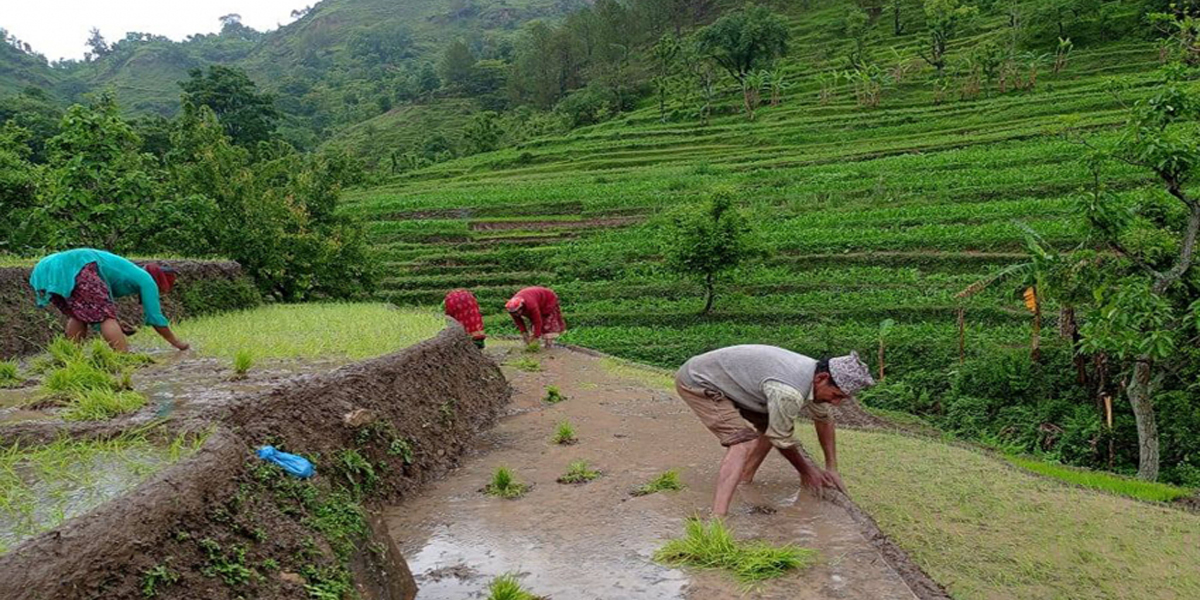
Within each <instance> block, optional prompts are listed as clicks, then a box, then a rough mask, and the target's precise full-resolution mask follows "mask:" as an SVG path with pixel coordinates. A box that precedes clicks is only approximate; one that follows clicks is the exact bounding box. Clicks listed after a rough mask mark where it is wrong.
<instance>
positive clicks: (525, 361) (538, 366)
mask: <svg viewBox="0 0 1200 600" xmlns="http://www.w3.org/2000/svg"><path fill="white" fill-rule="evenodd" d="M505 364H507V365H508V366H510V367H512V368H514V369H518V370H521V371H525V372H527V373H536V372H538V371H541V370H542V363H539V362H538V361H537V360H535V359H532V358H529V357H528V356H522V357H521V358H517V359H513V360H510V361H508V362H507V363H505Z"/></svg>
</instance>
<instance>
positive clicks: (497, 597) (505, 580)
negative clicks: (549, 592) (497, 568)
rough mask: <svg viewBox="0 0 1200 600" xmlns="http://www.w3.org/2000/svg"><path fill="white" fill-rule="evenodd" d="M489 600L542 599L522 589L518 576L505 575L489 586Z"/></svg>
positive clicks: (494, 580)
mask: <svg viewBox="0 0 1200 600" xmlns="http://www.w3.org/2000/svg"><path fill="white" fill-rule="evenodd" d="M487 600H541V597H540V596H535V595H533V594H532V593H530V592H528V591H526V590H525V588H523V587H521V583H520V582H518V581H517V576H516V575H514V574H512V573H505V574H504V575H501V576H499V577H497V578H495V579H493V580H492V582H491V583H490V584H488V597H487Z"/></svg>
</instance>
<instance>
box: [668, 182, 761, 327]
mask: <svg viewBox="0 0 1200 600" xmlns="http://www.w3.org/2000/svg"><path fill="white" fill-rule="evenodd" d="M733 200H734V194H733V192H732V191H731V190H728V189H724V190H718V191H717V192H715V193H714V194H713V195H712V198H711V199H710V200H708V201H707V202H704V203H702V204H699V205H693V206H689V207H684V208H683V209H681V210H679V211H677V212H676V213H675V214H673V215H671V217H670V221H669V223H668V225H667V228H666V232H665V233H666V235H665V236H664V238H663V242H662V251H663V255H664V257H665V258H666V261H667V267H668V268H669V269H671V270H672V271H675V272H676V273H679V274H681V275H683V276H685V277H697V278H699V279H700V281H701V283H702V284H703V285H704V310H703V311H702V314H708V313H709V312H710V311H712V307H713V301H714V300H715V299H716V280H717V277H718V276H720V275H721V274H722V273H725V272H727V271H730V270H732V269H734V268H737V267H738V266H740V265H742V264H744V263H746V262H747V261H749V260H751V259H754V258H756V257H758V256H760V255H761V253H762V251H761V247H760V246H759V243H758V239H757V237H756V236H755V234H754V231H753V229H752V228H751V226H750V223H749V221H747V220H746V217H745V216H743V215H742V214H741V213H740V212H739V211H738V210H737V208H736V207H735V206H734V205H733Z"/></svg>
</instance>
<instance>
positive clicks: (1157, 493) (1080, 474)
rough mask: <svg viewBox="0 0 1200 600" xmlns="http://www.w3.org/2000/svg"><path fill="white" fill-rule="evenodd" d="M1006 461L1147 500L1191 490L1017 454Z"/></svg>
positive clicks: (1170, 498) (1166, 499)
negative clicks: (1074, 467) (1051, 462)
mask: <svg viewBox="0 0 1200 600" xmlns="http://www.w3.org/2000/svg"><path fill="white" fill-rule="evenodd" d="M1004 459H1005V460H1007V461H1008V462H1010V463H1012V464H1014V465H1016V466H1018V467H1021V468H1022V469H1028V470H1030V471H1033V472H1034V473H1038V474H1040V475H1045V476H1046V477H1053V478H1054V479H1058V480H1060V481H1065V482H1067V483H1073V484H1075V485H1081V486H1083V487H1087V488H1091V489H1095V490H1103V491H1106V492H1111V493H1114V494H1120V495H1122V496H1128V497H1130V498H1136V499H1138V500H1149V501H1151V502H1172V501H1175V500H1178V499H1180V498H1186V497H1187V496H1190V495H1191V492H1190V491H1189V490H1187V489H1185V488H1181V487H1175V486H1173V485H1167V484H1165V483H1156V482H1152V481H1139V480H1137V479H1128V478H1125V477H1120V476H1117V475H1112V474H1110V473H1101V472H1098V471H1086V470H1083V469H1073V468H1071V467H1064V466H1062V465H1055V464H1050V463H1044V462H1041V461H1038V460H1033V459H1029V458H1023V457H1020V456H1006V457H1004Z"/></svg>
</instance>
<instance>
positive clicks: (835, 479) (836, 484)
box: [822, 469, 850, 495]
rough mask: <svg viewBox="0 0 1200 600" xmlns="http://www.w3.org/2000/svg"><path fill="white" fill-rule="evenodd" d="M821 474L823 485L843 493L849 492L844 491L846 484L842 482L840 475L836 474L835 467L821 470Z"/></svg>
mask: <svg viewBox="0 0 1200 600" xmlns="http://www.w3.org/2000/svg"><path fill="white" fill-rule="evenodd" d="M822 475H824V485H825V487H831V488H835V489H837V490H838V491H840V492H841V493H843V494H847V495H849V494H850V492H847V491H846V484H845V483H843V482H842V476H841V475H839V474H838V472H837V470H836V469H826V470H824V471H822Z"/></svg>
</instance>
